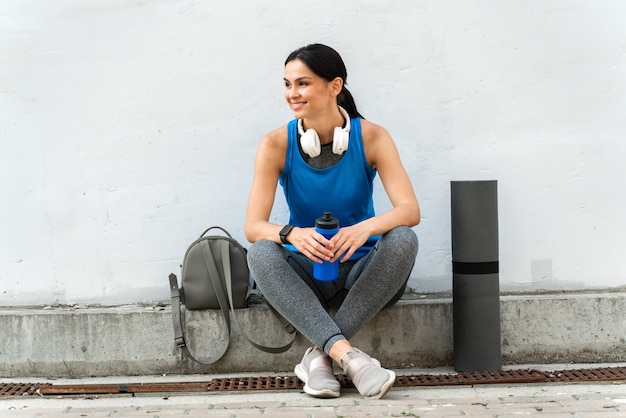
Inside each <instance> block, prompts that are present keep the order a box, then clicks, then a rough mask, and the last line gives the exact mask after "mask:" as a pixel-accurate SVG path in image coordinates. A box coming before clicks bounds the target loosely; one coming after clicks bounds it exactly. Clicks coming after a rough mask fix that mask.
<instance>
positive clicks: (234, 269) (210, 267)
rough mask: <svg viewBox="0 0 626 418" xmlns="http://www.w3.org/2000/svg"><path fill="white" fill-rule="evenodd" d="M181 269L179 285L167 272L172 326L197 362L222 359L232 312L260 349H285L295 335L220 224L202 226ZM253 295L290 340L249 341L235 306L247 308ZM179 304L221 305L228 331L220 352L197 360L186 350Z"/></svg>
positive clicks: (191, 306)
mask: <svg viewBox="0 0 626 418" xmlns="http://www.w3.org/2000/svg"><path fill="white" fill-rule="evenodd" d="M212 229H219V230H221V231H222V232H223V233H224V234H225V235H208V236H207V235H206V234H207V232H209V231H210V230H212ZM181 267H182V271H181V276H182V277H181V281H182V283H181V286H180V288H179V287H178V278H177V277H176V275H175V274H174V273H172V274H170V275H169V281H170V292H171V298H172V324H173V326H174V341H175V342H176V345H177V346H178V347H179V348H181V349H183V350H184V351H185V352H186V353H187V355H188V356H189V357H190V358H191V359H192V360H194V361H196V362H197V363H200V364H204V365H208V364H213V363H215V362H217V361H218V360H219V359H221V358H222V357H223V356H224V354H225V353H226V351H227V350H228V346H229V343H230V335H231V326H230V317H231V314H232V317H233V319H234V320H235V323H237V326H238V327H239V329H240V330H241V331H242V333H243V335H244V336H245V337H246V339H247V340H248V342H250V344H252V345H253V346H254V347H256V348H258V349H259V350H262V351H265V352H268V353H282V352H285V351H287V350H288V349H289V348H290V347H291V345H292V344H293V341H294V339H295V337H296V330H295V328H293V326H292V325H291V324H290V323H289V322H288V321H286V320H285V319H284V318H283V317H282V316H281V315H280V314H278V312H276V311H275V310H274V309H273V308H272V306H271V305H270V304H269V303H267V301H265V300H264V299H263V297H262V295H261V294H260V292H259V291H258V290H257V289H254V287H255V286H254V282H253V281H252V280H251V278H250V270H249V269H248V260H247V251H246V249H245V248H244V247H243V246H242V245H241V244H240V243H239V242H237V240H235V239H233V237H232V236H231V235H230V234H229V233H228V232H227V231H226V230H225V229H224V228H222V227H219V226H212V227H210V228H208V229H207V230H205V231H204V232H203V233H202V234H201V235H200V238H198V239H197V240H195V241H194V242H193V243H192V244H191V245H190V246H189V248H187V252H186V253H185V257H184V258H183V264H182V266H181ZM252 295H255V296H257V297H259V298H260V299H261V300H263V301H265V303H266V304H267V305H268V307H269V308H270V309H271V311H272V312H273V313H274V314H275V315H276V316H277V318H278V319H279V321H280V322H281V325H282V326H283V328H284V329H285V330H286V331H287V332H289V334H291V338H290V341H289V342H288V343H287V344H286V345H283V346H281V347H266V346H263V345H260V344H257V343H255V342H254V341H252V340H251V339H250V338H249V337H248V336H247V335H246V334H245V332H244V331H243V329H242V328H241V327H240V326H239V323H238V322H237V317H236V313H235V309H241V308H246V307H247V306H248V301H249V299H250V297H251V296H252ZM181 306H182V307H184V308H185V309H186V310H190V311H193V310H202V309H220V310H221V311H222V315H223V316H224V321H225V323H226V330H225V332H227V333H228V338H227V340H226V344H224V346H223V347H222V348H221V349H220V350H219V353H218V354H217V355H215V356H212V357H211V358H210V359H209V360H206V361H199V360H197V359H196V357H195V356H194V355H193V354H192V353H191V352H190V351H189V347H188V345H187V342H186V341H185V327H184V320H183V318H184V317H183V315H182V312H181Z"/></svg>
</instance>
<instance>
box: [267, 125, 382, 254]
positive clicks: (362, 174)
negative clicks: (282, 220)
mask: <svg viewBox="0 0 626 418" xmlns="http://www.w3.org/2000/svg"><path fill="white" fill-rule="evenodd" d="M297 123H298V121H297V119H294V120H292V121H291V122H289V124H288V125H287V132H288V144H287V156H286V159H285V167H284V169H283V172H282V173H281V174H280V176H279V181H280V185H281V186H282V188H283V192H284V193H285V199H286V200H287V205H288V206H289V212H290V213H289V223H290V224H292V225H295V226H298V227H313V226H315V219H316V218H318V217H320V216H322V215H323V214H324V212H331V213H332V214H333V216H335V217H336V218H338V219H339V227H342V226H350V225H354V224H356V223H358V222H361V221H363V220H365V219H368V218H371V217H373V216H374V202H373V199H372V194H373V191H374V178H375V177H376V170H373V169H372V168H371V167H370V166H369V164H368V163H367V159H366V158H365V152H364V150H363V138H362V136H361V120H360V119H359V118H353V119H351V120H350V140H349V143H348V149H347V150H346V152H345V153H344V155H343V156H342V158H341V159H340V160H339V161H338V162H337V163H336V164H334V165H332V166H330V167H327V168H322V169H320V168H314V167H311V166H310V165H309V164H307V163H306V161H304V159H303V158H302V156H301V155H300V150H299V148H298V127H297ZM379 238H380V235H376V236H372V237H370V238H369V239H368V240H367V242H366V243H365V244H364V245H363V246H362V247H361V248H359V249H358V250H357V251H356V252H355V253H354V255H353V256H352V257H351V258H350V259H351V260H356V259H358V258H361V257H362V256H364V255H365V254H367V252H368V251H369V250H370V249H371V248H372V247H373V246H374V244H376V241H378V239H379ZM285 247H286V248H287V249H289V250H291V251H294V252H297V250H296V248H295V247H294V246H293V245H290V244H287V245H285Z"/></svg>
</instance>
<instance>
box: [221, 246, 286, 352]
mask: <svg viewBox="0 0 626 418" xmlns="http://www.w3.org/2000/svg"><path fill="white" fill-rule="evenodd" d="M218 242H219V244H220V246H221V251H222V254H221V255H222V266H223V267H224V279H225V280H224V281H225V282H226V290H227V292H226V294H227V295H228V300H229V302H230V309H231V311H232V314H233V319H234V320H235V323H236V324H237V327H238V328H239V330H240V331H241V333H242V334H243V335H244V337H246V340H248V342H249V343H250V344H252V346H254V347H255V348H257V349H259V350H261V351H265V352H266V353H275V354H276V353H284V352H285V351H287V350H289V349H290V348H291V346H292V345H293V342H294V341H295V339H296V329H295V328H294V327H293V325H291V324H290V323H289V322H288V321H287V320H286V319H285V318H284V317H283V316H282V315H280V314H279V313H278V312H277V311H276V310H275V309H274V307H273V306H271V305H270V304H269V303H267V301H266V303H267V306H269V307H270V310H271V311H272V313H274V315H276V317H277V318H278V320H279V321H280V323H281V325H282V327H283V328H284V329H285V330H286V331H287V332H288V333H289V334H291V339H290V340H289V342H288V343H287V344H285V345H283V346H280V347H268V346H265V345H261V344H258V343H256V342H254V341H252V339H251V338H250V337H248V335H247V334H246V332H245V330H244V329H243V328H242V327H241V325H239V322H238V321H237V314H236V313H235V309H234V308H233V306H234V304H233V286H232V274H231V269H230V246H229V245H228V242H226V241H218ZM263 300H265V299H264V298H263Z"/></svg>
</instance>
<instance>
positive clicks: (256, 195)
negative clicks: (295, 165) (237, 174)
mask: <svg viewBox="0 0 626 418" xmlns="http://www.w3.org/2000/svg"><path fill="white" fill-rule="evenodd" d="M286 153H287V129H286V127H284V126H283V127H281V128H278V129H277V130H275V131H272V132H270V133H269V134H267V135H265V136H264V137H263V139H261V142H260V143H259V147H258V149H257V153H256V158H255V161H254V174H253V178H252V186H251V187H250V193H249V196H248V209H247V213H246V222H245V226H244V232H245V234H246V238H247V239H248V241H250V242H256V241H259V240H262V239H266V240H271V241H275V242H280V238H279V235H278V234H279V232H280V230H281V228H282V225H276V224H272V223H270V222H269V218H270V213H271V212H272V206H273V205H274V196H275V195H276V187H277V185H278V176H279V175H280V173H281V171H282V170H283V167H284V165H285V155H286Z"/></svg>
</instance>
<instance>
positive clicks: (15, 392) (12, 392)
mask: <svg viewBox="0 0 626 418" xmlns="http://www.w3.org/2000/svg"><path fill="white" fill-rule="evenodd" d="M49 385H50V384H49V383H44V384H41V383H0V397H8V396H32V395H35V394H36V393H37V390H38V389H39V388H40V387H43V386H49Z"/></svg>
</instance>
